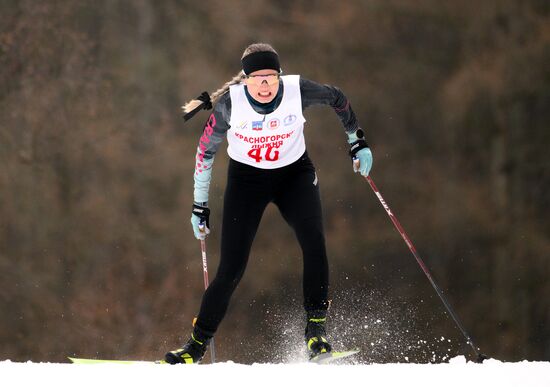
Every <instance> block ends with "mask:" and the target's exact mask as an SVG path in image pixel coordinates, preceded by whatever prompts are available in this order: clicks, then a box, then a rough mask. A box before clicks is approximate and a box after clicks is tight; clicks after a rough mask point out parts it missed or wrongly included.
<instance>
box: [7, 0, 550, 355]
mask: <svg viewBox="0 0 550 387" xmlns="http://www.w3.org/2000/svg"><path fill="white" fill-rule="evenodd" d="M257 41H265V42H268V43H271V44H272V45H273V46H274V47H275V48H276V49H277V50H278V51H279V54H280V57H281V61H282V66H283V69H284V71H285V73H286V74H301V75H302V76H303V77H305V78H309V79H312V80H315V81H318V82H321V83H327V84H332V85H336V86H338V87H340V88H341V89H342V90H343V91H344V93H345V94H346V95H347V97H348V98H349V99H350V100H351V103H352V106H353V108H354V110H355V112H356V113H357V116H358V119H359V122H360V124H361V126H362V127H364V128H365V129H366V132H367V139H368V141H369V143H370V144H371V146H372V149H373V153H374V167H373V170H372V174H371V176H372V177H373V178H374V180H375V182H376V183H377V185H378V187H379V188H380V190H381V192H382V194H383V195H384V197H385V199H386V201H387V202H388V204H389V205H390V207H391V208H392V210H393V211H394V212H395V214H396V215H397V217H398V218H399V220H400V222H401V223H402V224H403V226H404V228H405V230H406V231H407V233H408V234H409V236H410V237H411V239H412V240H413V242H414V243H415V245H416V247H417V249H418V251H419V252H420V255H421V256H422V257H423V258H424V260H425V261H426V263H427V265H428V266H429V268H430V269H431V270H432V272H433V275H434V277H435V279H436V282H438V284H439V285H440V286H441V288H442V289H444V291H445V293H446V295H447V297H448V298H449V300H450V302H451V304H452V305H453V306H454V308H455V309H456V311H457V313H458V315H459V317H460V318H461V319H462V321H463V323H464V325H465V327H466V329H467V330H468V332H469V333H470V335H471V336H472V337H473V338H474V341H475V342H476V344H477V345H478V346H479V347H481V350H482V351H483V352H485V353H487V354H488V355H489V356H492V357H496V358H498V359H502V360H509V361H514V360H521V359H529V360H550V297H549V295H550V281H549V275H550V260H549V258H550V216H549V215H550V213H549V210H548V208H549V207H550V200H549V199H550V161H549V160H550V159H549V157H548V154H549V150H550V127H549V126H550V125H549V123H550V71H549V70H550V2H548V1H547V0H500V1H499V0H484V1H474V0H471V1H470V0H454V1H438V0H419V1H405V0H364V1H339V2H335V1H329V0H317V1H268V0H258V1H241V0H235V1H221V0H219V1H183V0H178V1H176V0H163V1H153V0H135V1H129V0H103V1H97V0H94V1H91V0H83V1H31V0H28V1H27V0H21V1H10V0H0V283H1V292H0V360H3V359H11V360H17V361H26V360H33V361H64V359H65V356H67V355H77V356H82V357H96V356H97V357H103V358H134V359H156V358H159V357H160V356H163V354H164V352H165V351H167V350H171V349H174V348H177V346H178V345H180V344H181V343H182V342H183V341H184V340H186V339H187V337H188V335H189V333H190V331H191V321H192V319H193V317H194V316H195V313H197V311H198V307H199V304H200V299H201V296H202V292H203V278H202V270H201V260H200V245H199V243H198V241H197V240H195V239H194V237H193V233H192V230H191V226H190V223H189V218H190V209H191V203H192V191H193V168H194V164H195V163H194V156H195V151H196V147H197V144H198V140H199V137H200V135H201V132H202V127H203V124H204V121H205V120H206V118H207V115H208V114H207V113H206V112H202V113H200V114H199V115H198V116H197V117H196V118H195V119H193V120H192V121H190V122H189V123H187V124H185V125H184V123H183V120H182V118H181V110H180V107H181V105H182V104H183V103H184V102H186V101H188V100H189V99H191V98H193V97H195V96H197V95H198V94H200V92H201V91H203V90H209V91H213V90H215V89H217V88H218V87H219V86H221V85H222V84H223V83H224V82H226V81H227V80H229V79H230V78H231V77H232V76H233V75H234V74H236V73H237V72H238V71H239V70H240V56H241V53H242V51H243V50H244V48H245V47H246V46H247V45H248V44H250V43H252V42H257ZM305 116H306V118H307V119H308V123H307V124H306V141H307V145H308V149H309V153H310V156H311V157H312V159H313V161H314V163H315V164H316V166H317V168H318V175H319V179H320V186H321V191H322V197H323V204H324V217H325V226H326V234H327V247H328V252H329V259H330V269H331V286H332V287H331V297H332V300H333V303H332V309H331V319H330V322H329V324H330V333H331V336H332V338H333V340H334V342H335V343H336V346H337V347H355V346H358V347H360V348H362V350H363V352H362V354H361V356H360V357H359V360H360V361H369V362H405V361H419V362H439V361H445V360H446V359H448V358H449V357H452V356H456V355H457V354H464V355H467V356H470V352H471V351H470V348H469V347H468V346H467V345H466V344H465V342H464V341H465V340H464V338H463V337H462V336H461V334H460V332H459V331H458V329H457V328H456V326H455V325H454V323H453V321H452V320H451V319H450V318H449V316H447V315H446V313H445V310H444V308H443V306H442V304H441V302H440V301H439V299H438V298H437V296H436V294H435V292H434V291H433V289H432V288H431V286H430V284H429V282H428V280H427V279H426V277H425V276H424V274H423V273H422V271H421V270H420V268H419V267H418V265H417V264H416V262H415V261H414V258H413V257H412V255H411V254H410V252H409V250H408V249H407V247H406V245H405V244H404V243H403V241H402V240H401V238H400V236H399V234H398V233H397V232H396V231H395V230H394V228H393V225H392V224H391V222H390V221H389V219H388V218H387V215H386V213H385V212H384V210H383V209H382V207H381V206H380V204H379V202H378V201H377V198H376V197H375V196H374V194H373V193H372V191H371V190H370V188H369V186H368V184H366V182H365V181H364V180H363V179H361V178H360V177H359V176H357V175H354V174H353V172H352V168H351V163H350V160H349V158H348V156H347V145H346V141H345V140H346V137H345V136H344V133H343V128H342V127H341V125H340V123H339V121H338V119H337V117H336V115H335V114H334V112H333V111H332V110H331V109H330V108H328V107H313V108H310V109H309V110H307V111H306V114H305ZM226 166H227V155H226V153H225V149H223V148H222V151H221V152H220V153H219V155H218V157H217V158H216V162H215V165H214V173H213V183H212V187H211V194H210V206H211V209H212V217H211V222H212V234H211V236H210V238H209V239H208V241H207V246H208V253H209V254H208V259H209V267H210V272H211V277H212V276H213V275H214V273H215V271H216V267H217V263H218V260H219V240H220V235H219V233H220V223H221V219H220V218H221V210H222V208H221V206H222V196H223V191H224V186H225V181H226ZM301 304H302V294H301V252H300V249H299V246H298V244H297V242H296V240H295V238H294V236H293V234H292V232H291V230H290V229H289V228H288V227H287V225H286V224H285V223H284V221H283V220H282V219H281V217H280V215H279V213H278V211H277V210H276V208H275V207H273V206H270V207H269V208H268V210H267V212H266V213H265V215H264V218H263V219H262V223H261V225H260V230H259V232H258V236H257V238H256V240H255V243H254V246H253V251H252V254H251V257H250V262H249V266H248V269H247V272H246V274H245V276H244V278H243V281H242V282H241V284H240V286H239V288H238V290H237V292H236V294H235V296H234V298H233V302H232V304H231V307H230V309H229V312H228V315H227V317H226V319H225V320H224V322H223V324H222V326H221V327H220V330H219V333H218V335H217V337H216V346H217V348H216V349H217V354H218V360H220V361H224V360H228V359H232V360H234V361H238V362H245V363H251V362H267V361H288V360H291V359H294V358H297V356H299V355H300V354H303V347H304V344H303V341H302V340H303V339H302V334H303V328H304V313H303V311H302V307H301ZM300 351H302V352H300Z"/></svg>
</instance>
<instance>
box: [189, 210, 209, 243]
mask: <svg viewBox="0 0 550 387" xmlns="http://www.w3.org/2000/svg"><path fill="white" fill-rule="evenodd" d="M191 225H192V226H193V233H194V234H195V238H197V239H201V240H202V239H206V236H207V235H208V234H210V209H209V208H208V207H207V206H205V205H200V204H197V203H193V212H192V214H191Z"/></svg>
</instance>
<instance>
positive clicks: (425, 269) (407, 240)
mask: <svg viewBox="0 0 550 387" xmlns="http://www.w3.org/2000/svg"><path fill="white" fill-rule="evenodd" d="M365 179H366V180H367V181H368V183H369V185H370V186H371V188H372V190H373V191H374V194H375V195H376V197H377V198H378V200H380V203H381V204H382V207H384V209H385V210H386V212H387V213H388V216H389V217H390V219H391V221H392V222H393V225H394V226H395V228H396V229H397V231H399V233H400V234H401V237H402V238H403V240H404V241H405V243H406V244H407V246H408V247H409V250H410V251H411V253H412V255H413V256H414V258H415V259H416V262H418V264H419V265H420V267H421V268H422V271H423V272H424V274H426V277H428V280H429V281H430V283H431V284H432V286H433V288H434V289H435V291H436V293H437V295H438V296H439V298H440V299H441V301H442V302H443V305H445V308H446V309H447V311H448V312H449V314H450V315H451V317H452V318H453V320H454V321H455V323H456V325H457V326H458V328H459V329H460V331H461V332H462V334H463V335H464V337H465V338H466V342H467V343H468V344H469V345H470V347H472V349H473V350H474V353H475V354H476V362H477V363H482V362H483V360H485V359H487V356H485V355H484V354H482V353H481V352H479V350H478V348H477V347H476V345H475V344H474V341H473V340H472V338H471V337H470V335H468V333H467V332H466V330H465V329H464V326H463V325H462V324H461V322H460V320H459V319H458V316H457V315H456V313H455V312H454V310H453V308H451V305H450V304H449V301H447V298H446V297H445V296H444V295H443V292H442V291H441V289H440V288H439V286H437V284H436V283H435V281H434V279H433V277H432V275H431V273H430V271H429V270H428V267H427V266H426V264H425V263H424V261H423V260H422V258H420V255H418V252H417V251H416V248H415V247H414V245H413V244H412V242H411V240H410V238H409V237H408V236H407V234H406V233H405V230H404V229H403V227H402V226H401V224H400V223H399V221H398V220H397V218H396V217H395V215H394V214H393V212H392V211H391V209H390V207H389V206H388V204H387V203H386V201H385V200H384V198H383V197H382V194H380V191H379V190H378V188H376V185H375V184H374V181H373V180H372V178H371V177H370V176H365Z"/></svg>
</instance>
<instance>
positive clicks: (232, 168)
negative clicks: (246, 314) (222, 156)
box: [196, 152, 328, 334]
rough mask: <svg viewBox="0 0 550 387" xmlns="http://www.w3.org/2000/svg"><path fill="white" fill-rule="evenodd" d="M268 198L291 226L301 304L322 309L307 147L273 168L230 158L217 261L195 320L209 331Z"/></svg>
mask: <svg viewBox="0 0 550 387" xmlns="http://www.w3.org/2000/svg"><path fill="white" fill-rule="evenodd" d="M270 202H273V203H274V204H275V205H276V206H277V207H278V208H279V210H280V212H281V214H282V216H283V218H284V219H285V220H286V222H287V223H288V224H289V225H290V226H291V227H292V229H293V230H294V232H295V234H296V237H297V239H298V242H299V244H300V246H301V249H302V252H303V292H304V307H305V309H306V310H319V309H327V307H328V302H327V293H328V262H327V254H326V248H325V237H324V232H323V224H322V223H323V221H322V213H321V199H320V194H319V186H318V184H317V175H316V173H315V168H314V166H313V164H312V162H311V160H310V159H309V157H308V155H307V152H306V153H304V155H303V156H302V157H300V159H298V160H297V161H296V162H294V163H292V164H290V165H288V166H285V167H282V168H277V169H259V168H255V167H252V166H249V165H246V164H243V163H239V162H237V161H234V160H232V159H230V162H229V169H228V177H227V187H226V190H225V195H224V207H223V222H222V234H221V254H220V264H219V267H218V271H217V273H216V276H215V278H214V280H213V281H212V283H211V284H210V286H209V287H208V289H207V290H206V291H205V293H204V296H203V299H202V304H201V308H200V313H199V316H198V318H197V324H196V325H197V326H196V327H198V328H199V329H201V330H202V331H204V332H208V333H209V334H214V332H215V331H216V330H217V328H218V325H219V324H220V322H221V321H222V319H223V317H224V315H225V313H226V310H227V307H228V305H229V301H230V299H231V295H232V294H233V291H234V290H235V289H236V287H237V285H238V283H239V281H240V280H241V277H242V275H243V273H244V271H245V268H246V264H247V261H248V256H249V254H250V249H251V246H252V242H253V240H254V236H255V235H256V231H257V229H258V225H259V224H260V220H261V217H262V214H263V212H264V210H265V208H266V206H267V205H268V204H269V203H270Z"/></svg>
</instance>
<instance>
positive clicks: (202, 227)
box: [193, 223, 216, 363]
mask: <svg viewBox="0 0 550 387" xmlns="http://www.w3.org/2000/svg"><path fill="white" fill-rule="evenodd" d="M199 230H200V231H201V232H204V230H205V225H204V223H201V224H199ZM201 255H202V275H203V278H204V290H206V289H208V285H209V281H208V262H207V260H206V239H201ZM193 325H194V324H193ZM210 361H211V362H212V363H215V362H216V349H215V347H214V338H212V340H211V343H210Z"/></svg>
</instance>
